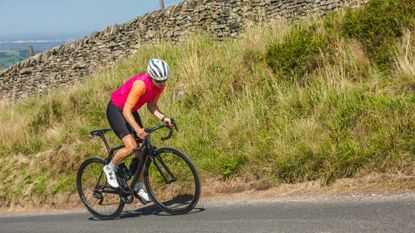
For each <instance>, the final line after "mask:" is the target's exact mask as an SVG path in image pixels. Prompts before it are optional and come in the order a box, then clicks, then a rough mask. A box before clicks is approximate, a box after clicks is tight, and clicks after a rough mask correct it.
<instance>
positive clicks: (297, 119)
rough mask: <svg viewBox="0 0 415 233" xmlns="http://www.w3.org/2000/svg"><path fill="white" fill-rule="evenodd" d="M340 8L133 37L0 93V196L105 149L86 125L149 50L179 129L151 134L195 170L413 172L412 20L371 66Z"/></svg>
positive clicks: (58, 177)
mask: <svg viewBox="0 0 415 233" xmlns="http://www.w3.org/2000/svg"><path fill="white" fill-rule="evenodd" d="M376 2H379V1H376ZM385 2H387V1H386V0H385ZM380 6H381V5H380ZM358 11H360V10H358ZM349 14H355V13H342V12H340V13H336V14H333V15H330V16H328V18H326V19H307V20H305V21H302V22H298V23H297V24H296V25H295V26H289V24H287V23H285V22H280V23H279V24H273V25H262V26H255V27H251V28H247V29H246V30H245V32H244V34H242V35H241V37H240V38H238V39H227V40H225V41H222V42H220V41H216V40H215V39H213V38H211V37H209V36H206V35H203V34H200V35H199V34H196V35H194V36H192V37H191V38H189V39H188V40H186V41H185V42H182V43H179V44H171V43H162V44H159V45H147V46H142V47H141V48H140V50H139V51H138V52H137V53H136V54H135V55H133V56H132V57H130V58H128V59H127V60H124V61H121V62H119V63H118V64H117V65H116V66H114V67H112V68H109V69H106V70H104V71H102V72H99V73H96V74H94V75H92V76H91V77H89V78H87V79H85V80H83V81H82V82H80V83H79V84H76V85H74V86H72V87H68V88H66V89H64V90H57V91H54V92H52V93H50V94H49V95H47V96H43V97H32V98H29V99H26V100H23V101H19V102H18V103H16V102H13V103H10V102H9V103H6V102H4V103H1V104H0V105H1V106H0V107H1V108H2V109H3V111H2V112H0V162H1V164H2V167H3V168H4V169H3V170H2V172H1V173H0V180H1V181H0V200H1V205H3V206H5V205H8V204H10V203H11V202H14V201H16V200H19V198H25V197H26V196H36V197H37V198H38V199H40V201H42V200H47V199H48V198H51V197H53V196H54V195H57V194H62V193H63V194H64V193H74V192H75V191H76V190H75V183H74V182H75V178H74V177H75V174H76V171H77V168H78V167H79V165H80V163H81V162H82V161H83V159H85V158H87V157H92V156H101V157H103V156H104V154H105V150H103V145H102V143H101V141H100V140H99V139H98V138H93V137H91V136H90V135H89V134H88V132H89V131H90V130H93V129H98V128H106V127H108V123H107V120H106V117H105V109H106V105H107V103H108V101H109V99H110V95H111V93H112V92H113V91H114V90H115V89H116V88H117V87H118V86H119V85H121V84H122V83H123V82H124V81H126V80H127V79H128V78H129V77H131V76H132V75H134V74H136V73H140V72H145V67H146V64H147V61H148V59H149V58H151V57H161V58H163V59H165V60H166V61H167V62H168V63H169V64H170V67H171V71H172V73H171V78H170V79H169V81H168V87H167V91H166V93H165V94H164V95H163V96H162V97H161V99H160V103H159V105H160V108H161V109H162V111H163V112H165V113H166V114H168V115H169V116H172V117H174V118H175V119H176V120H177V122H178V124H179V128H180V133H178V134H175V135H174V137H173V138H172V139H171V140H169V141H167V142H162V141H160V140H159V139H158V138H159V136H161V135H157V136H155V137H153V139H156V140H155V141H154V143H155V144H156V145H158V146H164V145H168V146H173V147H177V148H179V149H180V150H182V151H184V152H185V153H187V154H188V155H189V156H190V157H191V159H192V160H193V162H194V163H195V165H196V166H197V168H198V170H199V172H200V174H201V176H202V179H203V180H207V179H210V178H217V179H221V180H232V179H235V178H238V179H239V178H241V179H242V180H257V179H260V180H266V181H267V182H269V183H272V184H275V183H280V182H283V183H296V182H303V181H308V180H321V182H322V183H323V184H330V183H332V182H333V181H335V180H336V179H338V178H344V177H356V176H361V175H365V174H369V173H372V172H378V173H384V174H407V175H414V170H413V167H414V165H415V154H414V153H415V134H414V132H415V111H414V109H415V31H414V30H413V28H411V27H405V26H406V25H405V24H403V25H402V34H401V35H400V36H397V37H394V38H392V39H391V40H390V41H388V43H384V44H382V46H387V49H388V51H390V53H389V54H390V58H389V62H388V65H387V66H383V65H382V64H381V63H379V62H378V61H377V60H376V58H374V57H373V55H372V54H371V52H370V51H369V50H368V49H367V44H366V42H364V41H362V40H360V39H359V38H358V37H356V35H355V34H350V33H348V32H347V30H345V25H346V24H347V22H350V20H349V19H347V17H349V16H348V15H349ZM363 22H364V20H363ZM348 27H349V26H348ZM296 58H298V59H296ZM183 88H184V95H183V96H182V97H181V98H179V99H177V98H175V96H176V93H177V92H179V91H180V90H182V89H183ZM140 115H141V116H142V119H143V122H144V124H145V125H146V126H153V125H155V124H157V123H158V121H157V120H156V119H155V118H154V117H152V116H151V115H150V114H149V113H148V111H147V110H146V109H145V108H143V109H142V110H140ZM109 136H110V143H111V145H114V146H115V145H118V144H119V143H120V141H119V140H118V139H117V138H116V137H115V136H114V135H113V134H109Z"/></svg>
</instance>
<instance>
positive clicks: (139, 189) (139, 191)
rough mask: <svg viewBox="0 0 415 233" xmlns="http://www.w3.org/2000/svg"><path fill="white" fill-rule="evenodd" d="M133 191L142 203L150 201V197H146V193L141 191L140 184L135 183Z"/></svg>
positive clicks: (141, 186)
mask: <svg viewBox="0 0 415 233" xmlns="http://www.w3.org/2000/svg"><path fill="white" fill-rule="evenodd" d="M134 191H135V192H136V194H137V196H139V197H140V198H141V199H142V200H143V201H145V202H150V201H151V198H150V195H148V193H147V192H146V191H145V190H144V189H143V185H142V184H141V183H137V185H136V186H135V189H134Z"/></svg>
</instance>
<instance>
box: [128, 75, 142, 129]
mask: <svg viewBox="0 0 415 233" xmlns="http://www.w3.org/2000/svg"><path fill="white" fill-rule="evenodd" d="M145 92H146V85H145V84H144V82H143V81H141V80H137V81H135V82H134V83H133V87H132V88H131V91H130V93H129V94H128V97H127V101H126V102H125V105H124V109H123V110H122V114H123V115H124V117H125V119H126V120H127V122H128V123H129V124H130V125H131V127H133V129H134V130H135V131H138V130H139V129H141V127H140V126H139V125H138V123H137V122H135V119H134V116H133V114H132V112H131V110H132V109H133V108H134V106H135V105H136V104H137V102H138V100H139V99H140V97H141V96H142V95H144V93H145Z"/></svg>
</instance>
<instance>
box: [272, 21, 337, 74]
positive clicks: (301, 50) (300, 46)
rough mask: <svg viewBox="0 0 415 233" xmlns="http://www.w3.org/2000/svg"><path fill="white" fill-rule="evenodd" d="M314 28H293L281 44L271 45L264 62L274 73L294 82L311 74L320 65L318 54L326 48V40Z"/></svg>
mask: <svg viewBox="0 0 415 233" xmlns="http://www.w3.org/2000/svg"><path fill="white" fill-rule="evenodd" d="M316 31H317V30H316V26H311V27H301V26H295V27H293V29H292V30H291V31H290V32H289V33H288V35H287V36H286V37H285V38H284V40H283V41H282V42H275V43H273V44H271V45H270V46H269V47H268V49H267V53H266V61H267V63H268V65H269V66H270V67H271V68H272V70H273V71H274V72H275V73H278V74H280V75H282V76H285V77H287V76H288V77H290V78H291V79H294V80H296V79H297V80H301V79H302V77H303V76H304V75H305V74H307V73H311V72H313V71H314V70H315V69H316V68H318V66H319V64H321V62H322V61H321V56H319V55H320V53H321V52H323V51H322V50H323V49H324V50H326V48H328V45H329V43H328V38H327V37H326V36H322V35H319V33H317V32H316Z"/></svg>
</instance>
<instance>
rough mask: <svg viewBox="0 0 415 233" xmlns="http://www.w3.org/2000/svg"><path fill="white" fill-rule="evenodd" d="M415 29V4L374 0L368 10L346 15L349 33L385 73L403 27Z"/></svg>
mask: <svg viewBox="0 0 415 233" xmlns="http://www.w3.org/2000/svg"><path fill="white" fill-rule="evenodd" d="M414 27H415V1H413V0H372V1H370V2H369V3H368V5H367V6H366V7H363V8H360V9H358V10H354V11H349V12H348V13H347V14H346V17H345V20H344V24H343V30H344V32H345V34H346V35H347V36H349V37H351V38H353V39H356V40H358V41H360V42H361V43H362V44H363V46H364V48H365V50H366V52H367V54H368V55H369V57H370V59H372V60H373V61H374V62H375V63H376V64H377V65H378V66H379V67H380V68H381V69H382V70H386V69H387V68H389V66H390V64H391V62H392V61H393V60H392V57H393V54H392V50H393V48H390V44H393V43H391V42H393V40H394V39H396V38H399V37H401V36H402V34H403V28H414Z"/></svg>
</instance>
